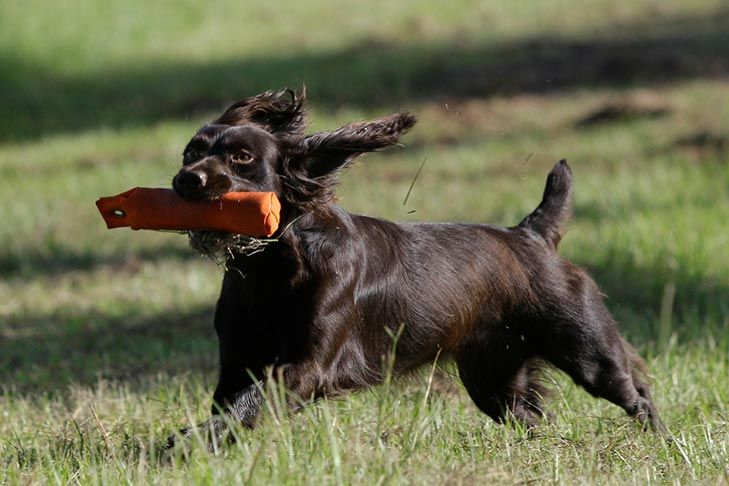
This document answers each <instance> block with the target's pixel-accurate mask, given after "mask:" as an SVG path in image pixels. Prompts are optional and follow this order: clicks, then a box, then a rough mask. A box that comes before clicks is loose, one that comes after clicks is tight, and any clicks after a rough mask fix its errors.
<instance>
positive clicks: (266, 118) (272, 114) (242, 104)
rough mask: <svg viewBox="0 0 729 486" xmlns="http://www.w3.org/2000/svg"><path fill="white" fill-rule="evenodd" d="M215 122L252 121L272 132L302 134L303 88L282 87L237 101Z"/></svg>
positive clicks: (304, 122)
mask: <svg viewBox="0 0 729 486" xmlns="http://www.w3.org/2000/svg"><path fill="white" fill-rule="evenodd" d="M213 123H214V124H219V125H243V124H246V123H255V124H257V125H260V126H262V127H263V128H265V129H266V130H268V131H269V132H271V133H273V134H285V135H288V136H303V134H304V131H305V130H306V89H304V88H302V89H301V91H299V92H298V93H297V92H295V91H293V90H290V89H284V90H280V91H266V92H265V93H261V94H258V95H256V96H252V97H250V98H246V99H244V100H241V101H239V102H237V103H235V104H234V105H232V106H231V107H229V108H228V109H227V110H225V112H224V113H223V114H222V115H220V116H219V117H218V118H217V119H216V120H215V121H214V122H213Z"/></svg>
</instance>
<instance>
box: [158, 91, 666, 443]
mask: <svg viewBox="0 0 729 486" xmlns="http://www.w3.org/2000/svg"><path fill="white" fill-rule="evenodd" d="M305 121H306V106H305V97H304V95H303V93H302V94H296V93H293V92H291V91H281V92H266V93H262V94H260V95H258V96H255V97H252V98H249V99H246V100H243V101H241V102H239V103H236V104H235V105H233V106H231V107H230V108H229V109H228V110H227V111H226V112H225V113H223V115H221V116H220V117H219V118H218V119H217V120H215V121H214V122H212V123H211V124H209V125H206V126H204V127H202V128H201V129H200V130H199V131H198V132H197V134H195V136H194V137H193V138H192V139H191V140H190V142H189V144H188V145H187V148H186V149H185V152H184V159H183V167H182V169H181V170H180V172H179V173H178V174H177V175H176V176H175V178H174V181H173V188H174V189H175V191H177V193H178V194H179V195H181V196H182V197H185V198H189V199H192V200H209V199H215V198H217V197H219V196H221V195H222V194H225V193H226V192H229V191H274V192H275V193H276V194H277V195H278V197H279V199H280V200H281V201H282V204H283V210H282V224H281V229H280V230H279V233H278V234H277V235H275V236H276V237H277V241H275V242H274V243H271V244H269V245H268V246H266V247H265V249H264V250H263V251H258V252H255V253H253V254H250V255H248V254H243V253H241V252H238V251H237V250H236V248H237V247H236V246H235V245H232V244H231V245H229V246H228V247H226V248H225V250H226V251H227V252H228V254H229V257H228V259H227V262H226V267H227V270H226V272H225V277H224V280H223V288H222V292H221V295H220V300H219V301H218V305H217V309H216V314H215V329H216V331H217V333H218V338H219V342H220V379H219V383H218V385H217V388H216V390H215V395H214V397H213V398H214V402H215V404H214V406H213V418H212V419H211V420H210V421H208V422H207V423H206V424H205V426H206V427H208V428H210V430H212V431H213V432H214V435H213V437H214V439H215V440H220V439H221V438H222V437H223V436H224V435H226V434H227V432H226V428H225V425H224V423H225V421H223V420H220V414H229V416H230V417H232V418H234V419H235V420H236V421H239V422H242V423H243V424H245V425H247V426H249V427H253V426H254V424H255V421H256V417H257V416H258V415H259V412H260V410H261V406H262V403H263V400H264V398H263V396H262V393H261V391H260V382H261V381H262V380H264V379H265V377H266V373H265V371H264V370H265V369H267V368H268V367H271V366H273V367H274V368H277V369H278V370H279V372H278V373H274V374H273V376H279V377H281V379H282V380H283V382H284V385H285V387H286V389H287V390H288V391H289V392H290V394H291V397H292V398H291V400H290V402H291V404H292V406H295V404H297V403H301V400H310V399H315V398H317V397H321V396H332V395H335V394H338V393H340V392H342V391H344V390H351V389H357V388H363V387H367V386H370V385H373V384H377V383H379V382H381V380H382V379H383V372H382V367H381V363H382V356H383V355H385V354H387V353H388V350H389V349H390V346H391V345H392V341H391V335H392V334H393V333H397V332H398V330H400V331H401V334H400V336H399V340H398V342H397V348H396V353H395V365H394V371H395V373H398V374H401V373H405V372H407V371H409V370H412V369H414V368H417V367H419V366H421V365H423V364H424V363H428V362H432V361H433V360H434V359H435V357H436V356H437V355H438V354H440V355H441V356H450V357H452V358H453V359H454V360H455V362H456V363H457V365H458V370H459V373H460V376H461V379H462V380H463V384H464V385H465V387H466V389H467V390H468V393H469V394H470V396H471V398H472V399H473V401H474V402H475V403H476V405H477V406H478V407H479V408H480V409H481V410H482V411H484V412H485V413H486V414H488V415H489V416H490V417H492V418H493V419H495V420H497V421H499V422H501V421H503V420H504V419H506V418H508V417H512V418H513V419H516V420H518V421H521V422H523V423H524V424H526V425H527V426H529V427H531V426H534V425H536V424H537V423H538V422H539V420H540V419H541V418H542V416H543V415H544V414H545V412H544V409H543V406H542V403H541V397H542V395H543V393H544V390H543V388H542V387H541V385H540V384H539V381H538V379H537V378H538V377H537V373H538V371H539V368H540V366H542V365H543V363H544V362H548V363H551V364H552V365H554V366H556V367H557V368H559V369H561V370H563V371H565V372H566V373H567V374H569V375H570V376H571V377H572V379H573V380H574V381H575V382H576V383H578V384H579V385H581V386H583V387H584V388H585V389H587V391H589V392H590V393H591V394H593V395H595V396H598V397H602V398H605V399H607V400H610V401H611V402H613V403H615V404H617V405H619V406H620V407H622V408H623V409H624V410H625V411H626V412H627V413H628V414H629V415H630V416H632V417H635V418H636V419H638V420H639V421H640V422H641V423H643V424H645V425H650V426H652V427H653V428H654V429H658V430H663V425H662V424H661V421H660V419H659V417H658V413H657V412H656V408H655V406H654V405H653V402H652V400H651V397H650V393H649V390H648V386H647V385H646V383H645V381H644V379H643V377H642V375H643V373H642V370H643V364H642V361H641V360H640V358H639V357H638V355H637V354H636V353H635V351H634V350H633V348H632V347H631V346H630V345H629V344H628V343H627V342H626V341H625V340H624V339H623V338H622V337H621V336H620V334H619V332H618V328H617V325H616V324H615V321H614V320H613V318H612V317H611V315H610V313H609V312H608V310H607V309H606V307H605V305H604V304H603V300H602V296H601V294H600V291H599V290H598V287H597V285H596V284H595V283H594V282H593V281H592V280H591V279H590V277H589V276H588V275H587V274H586V273H585V271H583V270H582V269H580V268H578V267H576V266H575V265H573V264H571V263H570V262H568V261H566V260H564V259H562V258H561V257H560V256H559V255H558V254H557V244H558V243H559V240H560V234H561V227H562V225H563V224H564V222H565V221H566V219H567V218H568V216H569V214H570V199H571V183H572V176H571V172H570V169H569V167H568V166H567V164H566V163H565V162H564V161H561V162H559V163H558V164H557V165H556V166H555V167H554V169H553V170H552V172H551V173H550V174H549V177H548V179H547V185H546V189H545V191H544V196H543V199H542V202H541V204H540V205H539V207H538V208H537V209H536V210H535V211H534V212H533V213H531V214H530V215H529V216H527V217H526V218H525V219H524V220H523V221H522V222H521V223H520V224H518V225H517V226H514V227H511V228H497V227H494V226H489V225H476V224H457V223H444V224H434V223H407V224H399V223H392V222H389V221H384V220H381V219H376V218H370V217H365V216H358V215H353V214H350V213H348V212H346V211H345V210H343V209H341V208H339V207H337V206H336V205H334V204H333V201H334V190H335V187H336V185H337V178H338V176H339V175H340V173H341V172H342V171H343V170H344V169H346V168H347V167H349V166H350V165H351V164H352V163H353V162H354V160H355V158H356V157H357V156H358V155H360V154H362V153H365V152H371V151H374V150H379V149H384V148H386V147H389V146H391V145H393V144H395V143H396V142H397V141H398V139H399V138H400V136H401V135H402V134H403V133H405V132H406V131H407V130H408V129H409V128H411V127H412V126H413V124H414V123H415V118H414V117H413V115H411V114H409V113H406V112H402V113H398V114H395V115H392V116H389V117H385V118H381V119H379V120H375V121H370V122H359V123H353V124H350V125H346V126H344V127H342V128H339V129H337V130H334V131H332V132H322V133H316V134H314V135H309V136H306V135H305V134H304V130H305ZM203 236H205V234H204V233H195V234H192V235H191V238H192V240H193V242H194V241H195V239H196V238H199V237H203ZM217 237H218V239H219V240H221V241H223V242H225V241H227V240H226V239H227V238H229V239H230V241H231V242H232V241H233V238H234V237H233V236H232V235H217ZM223 246H225V245H223ZM183 432H184V433H189V430H187V431H183ZM173 444H174V439H171V440H170V442H169V445H170V446H171V445H173Z"/></svg>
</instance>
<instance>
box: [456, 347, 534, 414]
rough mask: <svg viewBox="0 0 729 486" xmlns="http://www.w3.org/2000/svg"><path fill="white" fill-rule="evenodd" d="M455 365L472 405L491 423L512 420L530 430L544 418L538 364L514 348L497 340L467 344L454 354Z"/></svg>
mask: <svg viewBox="0 0 729 486" xmlns="http://www.w3.org/2000/svg"><path fill="white" fill-rule="evenodd" d="M456 363H457V364H458V373H459V375H460V377H461V381H463V384H464V386H465V387H466V390H467V391H468V394H469V396H470V397H471V399H472V400H473V402H474V403H475V404H476V406H477V407H478V408H479V409H480V410H481V411H482V412H484V413H485V414H487V415H488V416H489V417H491V418H492V419H494V420H495V421H497V422H499V423H503V422H504V421H506V420H508V419H509V418H512V419H515V420H516V421H518V422H521V423H522V424H524V425H525V426H526V427H528V428H532V427H535V426H537V425H538V424H539V423H540V421H541V419H542V418H543V417H544V416H545V415H546V412H545V411H544V409H543V407H542V397H543V395H544V394H545V392H546V389H545V388H544V387H543V386H542V385H541V383H539V380H538V378H537V373H538V363H537V362H536V361H534V359H533V358H529V356H528V355H525V354H524V353H523V350H521V349H519V348H518V347H515V346H513V345H508V346H507V344H506V343H505V342H504V341H502V340H500V339H498V340H496V339H490V340H489V342H488V344H486V345H479V344H477V343H470V344H468V345H466V346H464V348H463V349H462V350H461V351H460V352H459V353H458V355H457V356H456Z"/></svg>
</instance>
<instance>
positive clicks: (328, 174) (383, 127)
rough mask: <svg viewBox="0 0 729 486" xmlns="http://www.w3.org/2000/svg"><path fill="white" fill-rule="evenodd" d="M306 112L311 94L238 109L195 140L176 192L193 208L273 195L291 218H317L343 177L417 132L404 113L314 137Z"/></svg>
mask: <svg viewBox="0 0 729 486" xmlns="http://www.w3.org/2000/svg"><path fill="white" fill-rule="evenodd" d="M306 110H307V108H306V96H305V93H304V92H303V91H302V92H300V93H295V92H293V91H290V90H284V91H267V92H265V93H261V94H259V95H256V96H253V97H251V98H247V99H244V100H241V101H239V102H238V103H235V104H234V105H232V106H231V107H230V108H228V109H227V110H226V111H225V112H224V113H223V114H222V115H221V116H220V117H218V118H217V119H216V120H214V121H213V122H211V123H210V124H208V125H205V126H203V127H202V128H201V129H200V130H198V132H197V133H196V134H195V135H194V136H193V137H192V139H191V140H190V142H189V143H188V144H187V147H186V148H185V151H184V152H183V160H182V168H181V169H180V171H179V172H178V173H177V175H176V176H175V177H174V179H173V181H172V187H173V188H174V190H175V191H176V192H177V193H178V194H179V195H180V196H182V197H184V198H186V199H190V200H213V199H216V198H219V197H220V196H222V195H223V194H225V193H227V192H238V191H272V192H274V193H276V195H277V196H278V197H279V199H280V200H281V201H283V203H284V205H285V206H286V210H287V211H288V212H289V214H292V215H295V214H297V213H298V214H300V213H302V212H312V211H316V210H318V209H320V208H324V207H326V205H327V204H329V203H330V202H332V201H333V200H334V189H335V187H336V184H337V176H338V175H339V174H340V173H341V172H342V171H343V170H344V169H346V168H347V167H349V166H350V165H351V164H352V163H353V161H354V159H355V158H356V157H357V156H358V155H360V154H362V153H365V152H372V151H375V150H380V149H384V148H386V147H389V146H391V145H393V144H395V143H397V141H398V139H399V137H400V136H401V135H402V134H403V133H405V132H406V131H407V130H408V129H409V128H410V127H412V126H413V125H414V124H415V117H414V116H413V115H412V114H410V113H407V112H401V113H397V114H394V115H390V116H388V117H384V118H380V119H378V120H374V121H366V122H357V123H352V124H348V125H345V126H343V127H341V128H339V129H337V130H334V131H331V132H320V133H315V134H313V135H309V136H306V135H305V130H306V118H307V113H306Z"/></svg>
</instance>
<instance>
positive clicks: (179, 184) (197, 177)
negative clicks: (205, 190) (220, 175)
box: [172, 170, 207, 197]
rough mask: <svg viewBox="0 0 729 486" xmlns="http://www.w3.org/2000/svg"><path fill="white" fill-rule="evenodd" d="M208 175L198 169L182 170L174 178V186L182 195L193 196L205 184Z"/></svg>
mask: <svg viewBox="0 0 729 486" xmlns="http://www.w3.org/2000/svg"><path fill="white" fill-rule="evenodd" d="M206 180H207V176H206V175H205V173H204V172H202V171H198V170H194V171H193V170H181V171H180V172H179V173H178V174H177V175H176V176H175V178H174V179H173V180H172V188H173V189H174V190H175V192H177V193H178V194H179V195H180V196H183V197H186V196H192V195H193V193H194V192H195V191H196V190H198V189H201V188H202V187H204V186H205V181H206Z"/></svg>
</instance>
